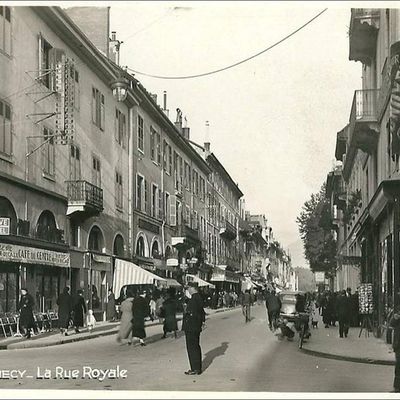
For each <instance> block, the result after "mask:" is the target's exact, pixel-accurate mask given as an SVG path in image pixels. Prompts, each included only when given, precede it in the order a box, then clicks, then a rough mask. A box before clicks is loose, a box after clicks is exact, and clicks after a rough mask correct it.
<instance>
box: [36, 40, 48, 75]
mask: <svg viewBox="0 0 400 400" xmlns="http://www.w3.org/2000/svg"><path fill="white" fill-rule="evenodd" d="M43 45H44V43H43V37H42V34H41V33H39V35H38V70H39V71H38V77H40V75H42V74H43V70H44V68H46V66H45V65H43V63H44V58H43Z"/></svg>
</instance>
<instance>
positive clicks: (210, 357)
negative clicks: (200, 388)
mask: <svg viewBox="0 0 400 400" xmlns="http://www.w3.org/2000/svg"><path fill="white" fill-rule="evenodd" d="M228 346H229V342H222V343H221V345H220V346H218V347H216V348H215V349H212V350H210V351H209V352H207V353H206V355H205V357H204V360H203V363H202V364H203V371H205V370H206V369H207V368H208V367H209V366H210V365H211V364H212V362H213V361H214V360H215V359H216V358H217V357H220V356H223V355H224V354H225V352H226V350H227V349H228Z"/></svg>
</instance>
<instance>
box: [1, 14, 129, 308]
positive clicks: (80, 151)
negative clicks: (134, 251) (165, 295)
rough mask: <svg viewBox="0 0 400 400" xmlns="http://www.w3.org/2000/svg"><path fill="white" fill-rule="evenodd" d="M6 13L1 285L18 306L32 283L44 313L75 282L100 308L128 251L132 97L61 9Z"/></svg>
mask: <svg viewBox="0 0 400 400" xmlns="http://www.w3.org/2000/svg"><path fill="white" fill-rule="evenodd" d="M2 11H3V13H2V15H1V19H4V17H3V15H7V18H8V19H9V21H8V20H7V29H8V30H10V32H11V33H10V35H9V36H7V40H4V41H3V47H2V48H1V49H0V63H1V68H0V74H1V79H0V81H1V83H0V101H1V110H2V121H1V126H2V131H1V132H0V136H1V142H2V148H1V149H0V174H1V175H0V176H1V178H0V179H1V181H2V182H1V192H0V196H1V197H0V199H1V208H0V215H1V216H2V217H3V218H9V221H10V232H9V234H6V235H2V236H1V238H0V241H1V243H2V244H1V245H2V246H3V251H2V253H1V254H2V256H1V263H2V271H4V272H2V286H1V287H4V290H3V293H5V298H7V299H12V300H7V301H6V302H5V303H3V305H2V308H3V310H4V311H11V310H12V309H13V308H14V309H15V298H16V296H17V291H18V289H19V288H20V287H21V286H26V287H27V288H28V290H29V291H30V292H31V293H32V295H33V297H34V299H35V307H36V309H37V310H38V311H44V310H48V309H54V308H55V305H56V299H57V297H58V294H59V293H60V291H61V290H62V289H63V287H64V286H66V285H70V286H71V288H72V291H75V290H77V289H79V288H82V289H84V290H85V293H86V295H88V294H90V293H93V298H92V297H91V296H89V297H90V305H91V307H92V308H93V309H94V310H95V311H96V312H99V313H100V314H102V312H103V311H104V307H105V304H104V298H105V297H106V293H107V289H108V288H109V287H111V283H112V264H113V255H118V256H121V257H128V256H129V248H128V246H127V244H128V230H129V228H128V187H129V182H128V173H127V171H128V167H129V163H128V158H129V157H128V141H129V137H130V132H129V129H128V118H129V107H131V106H133V104H134V103H135V101H134V100H133V98H132V97H130V98H129V99H127V100H126V102H125V103H123V102H118V101H117V100H116V99H115V98H114V97H113V94H112V90H111V88H110V85H109V82H110V81H111V80H112V79H115V78H116V74H115V70H114V69H113V68H112V67H111V65H110V64H109V63H107V60H105V59H104V57H103V56H102V55H101V54H100V53H99V51H98V50H97V49H96V48H95V46H94V45H93V44H92V43H91V42H90V41H89V40H88V39H87V37H86V36H85V35H83V34H82V32H81V31H80V30H79V29H78V27H77V26H76V25H75V24H74V23H73V21H72V20H71V19H70V18H69V17H68V16H67V14H66V13H65V12H63V11H62V10H61V9H59V8H57V7H5V6H4V7H3V6H2ZM2 23H3V24H4V21H2ZM2 26H3V25H2ZM7 32H8V31H7ZM6 41H7V43H6ZM5 221H6V222H5V223H8V222H7V221H8V220H5ZM3 233H4V232H3Z"/></svg>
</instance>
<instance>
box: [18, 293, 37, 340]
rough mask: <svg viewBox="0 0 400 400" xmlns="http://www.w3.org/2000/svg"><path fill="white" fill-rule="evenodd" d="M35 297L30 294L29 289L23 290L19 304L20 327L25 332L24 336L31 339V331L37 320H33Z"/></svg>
mask: <svg viewBox="0 0 400 400" xmlns="http://www.w3.org/2000/svg"><path fill="white" fill-rule="evenodd" d="M33 305H34V301H33V297H32V296H31V295H30V294H29V293H28V290H27V289H25V288H24V289H21V298H20V300H19V303H18V310H19V312H20V315H19V326H20V327H21V328H22V329H23V330H24V331H25V334H24V336H25V337H26V338H27V339H30V338H31V329H33V326H34V323H35V320H34V318H33Z"/></svg>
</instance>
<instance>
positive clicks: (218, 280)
mask: <svg viewBox="0 0 400 400" xmlns="http://www.w3.org/2000/svg"><path fill="white" fill-rule="evenodd" d="M211 282H212V283H213V284H214V285H215V286H216V288H217V290H218V291H224V290H227V291H236V292H238V291H240V289H241V287H240V286H241V284H240V283H241V281H240V277H239V275H237V274H236V273H234V272H232V271H229V270H226V269H223V268H214V271H213V274H212V276H211Z"/></svg>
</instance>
